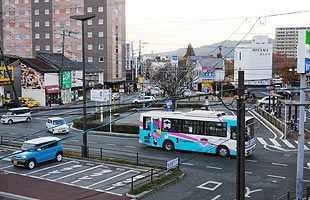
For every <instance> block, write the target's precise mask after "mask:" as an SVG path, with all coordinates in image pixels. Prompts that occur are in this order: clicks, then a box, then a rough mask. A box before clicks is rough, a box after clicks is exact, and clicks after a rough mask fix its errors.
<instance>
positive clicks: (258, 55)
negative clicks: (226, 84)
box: [234, 36, 273, 85]
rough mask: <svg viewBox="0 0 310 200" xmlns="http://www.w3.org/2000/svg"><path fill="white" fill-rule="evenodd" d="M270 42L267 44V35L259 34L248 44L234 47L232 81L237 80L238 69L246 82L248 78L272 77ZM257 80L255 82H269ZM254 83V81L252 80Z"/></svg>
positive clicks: (271, 48)
mask: <svg viewBox="0 0 310 200" xmlns="http://www.w3.org/2000/svg"><path fill="white" fill-rule="evenodd" d="M272 51H273V47H272V44H268V37H267V36H261V37H260V38H259V39H257V40H255V39H254V40H253V42H252V43H250V44H244V45H241V46H239V47H237V48H236V49H235V53H234V63H235V64H234V65H235V66H234V81H235V82H237V81H238V70H239V69H241V70H243V71H244V75H245V77H244V78H245V81H246V84H253V82H252V83H247V81H249V80H251V81H252V80H262V79H268V80H270V81H271V79H272ZM270 81H269V82H257V83H256V84H262V85H265V84H270ZM254 83H255V82H254Z"/></svg>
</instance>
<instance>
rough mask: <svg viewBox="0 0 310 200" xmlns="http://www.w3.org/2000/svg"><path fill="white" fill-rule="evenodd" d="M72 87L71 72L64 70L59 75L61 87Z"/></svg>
mask: <svg viewBox="0 0 310 200" xmlns="http://www.w3.org/2000/svg"><path fill="white" fill-rule="evenodd" d="M71 87H72V79H71V72H68V71H64V72H62V76H61V89H69V88H71Z"/></svg>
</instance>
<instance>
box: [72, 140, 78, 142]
mask: <svg viewBox="0 0 310 200" xmlns="http://www.w3.org/2000/svg"><path fill="white" fill-rule="evenodd" d="M70 141H71V142H79V140H70Z"/></svg>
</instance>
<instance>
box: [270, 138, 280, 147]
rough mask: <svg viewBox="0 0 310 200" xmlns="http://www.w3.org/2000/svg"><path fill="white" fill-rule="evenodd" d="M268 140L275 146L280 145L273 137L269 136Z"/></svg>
mask: <svg viewBox="0 0 310 200" xmlns="http://www.w3.org/2000/svg"><path fill="white" fill-rule="evenodd" d="M269 140H270V141H271V142H272V143H273V144H274V145H275V146H277V147H281V145H280V144H279V142H277V141H276V140H275V139H273V138H269Z"/></svg>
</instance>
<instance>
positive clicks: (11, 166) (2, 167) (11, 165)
mask: <svg viewBox="0 0 310 200" xmlns="http://www.w3.org/2000/svg"><path fill="white" fill-rule="evenodd" d="M10 167H13V165H9V166H6V167H2V168H0V170H3V169H7V168H10Z"/></svg>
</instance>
